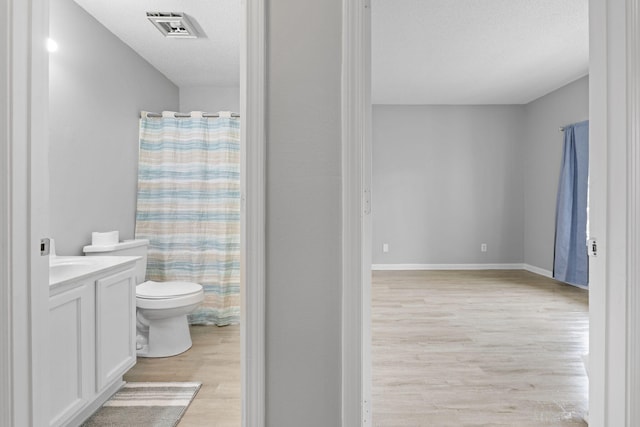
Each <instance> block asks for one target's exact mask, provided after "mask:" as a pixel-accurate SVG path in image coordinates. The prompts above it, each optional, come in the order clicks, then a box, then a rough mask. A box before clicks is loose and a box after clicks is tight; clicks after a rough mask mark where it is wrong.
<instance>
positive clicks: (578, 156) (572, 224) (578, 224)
mask: <svg viewBox="0 0 640 427" xmlns="http://www.w3.org/2000/svg"><path fill="white" fill-rule="evenodd" d="M588 184H589V122H588V121H584V122H580V123H576V124H574V125H569V126H566V127H565V129H564V152H563V155H562V169H561V171H560V183H559V184H558V200H557V210H556V242H555V255H554V260H553V277H554V279H556V280H560V281H562V282H566V283H570V284H573V285H580V286H587V285H588V283H589V260H588V257H587V242H586V241H587V196H588Z"/></svg>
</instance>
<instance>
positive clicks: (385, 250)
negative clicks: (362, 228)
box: [382, 243, 389, 254]
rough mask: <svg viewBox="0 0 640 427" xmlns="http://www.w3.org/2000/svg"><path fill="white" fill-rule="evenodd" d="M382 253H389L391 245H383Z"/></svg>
mask: <svg viewBox="0 0 640 427" xmlns="http://www.w3.org/2000/svg"><path fill="white" fill-rule="evenodd" d="M382 252H384V253H385V254H386V253H387V252H389V244H388V243H383V244H382Z"/></svg>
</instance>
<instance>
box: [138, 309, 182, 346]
mask: <svg viewBox="0 0 640 427" xmlns="http://www.w3.org/2000/svg"><path fill="white" fill-rule="evenodd" d="M138 316H139V317H140V313H138ZM139 320H140V319H139ZM144 320H146V321H145V323H146V325H145V326H146V327H145V328H144V329H146V330H144V329H142V328H141V326H142V325H140V323H139V324H138V331H137V332H138V340H137V341H138V350H137V354H138V357H170V356H175V355H178V354H180V353H184V352H185V351H187V350H189V349H190V348H191V345H192V342H191V333H190V332H189V323H188V321H187V315H186V314H183V315H179V316H174V317H166V318H162V319H151V320H149V319H144Z"/></svg>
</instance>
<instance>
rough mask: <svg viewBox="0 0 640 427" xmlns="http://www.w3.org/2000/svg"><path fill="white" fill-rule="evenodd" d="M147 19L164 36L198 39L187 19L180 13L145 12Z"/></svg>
mask: <svg viewBox="0 0 640 427" xmlns="http://www.w3.org/2000/svg"><path fill="white" fill-rule="evenodd" d="M147 18H148V19H149V21H151V22H152V23H153V25H155V26H156V28H157V29H158V30H160V32H161V33H162V34H163V35H164V36H165V37H171V38H176V39H195V38H197V37H198V35H197V33H196V30H195V28H194V27H193V24H192V23H191V21H189V18H187V16H186V15H185V14H184V13H180V12H147Z"/></svg>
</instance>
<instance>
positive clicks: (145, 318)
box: [84, 239, 204, 357]
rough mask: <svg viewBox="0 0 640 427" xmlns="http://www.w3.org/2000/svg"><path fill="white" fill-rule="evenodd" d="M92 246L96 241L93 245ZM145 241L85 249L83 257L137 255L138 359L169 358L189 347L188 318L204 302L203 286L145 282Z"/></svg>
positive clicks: (187, 283) (128, 241)
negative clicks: (138, 258)
mask: <svg viewBox="0 0 640 427" xmlns="http://www.w3.org/2000/svg"><path fill="white" fill-rule="evenodd" d="M93 243H95V241H94V242H93ZM148 246H149V241H148V240H142V239H140V240H125V241H124V242H117V243H113V244H105V245H96V244H93V245H89V246H85V247H84V253H85V255H100V256H119V255H124V256H139V257H141V259H140V260H139V261H138V262H137V263H136V283H137V286H136V306H137V316H136V317H137V322H136V323H137V326H136V329H137V347H138V356H139V357H169V356H175V355H176V354H180V353H183V352H185V351H187V350H188V349H189V348H191V334H190V332H189V324H188V322H187V315H188V314H189V313H191V312H192V311H193V310H195V309H196V308H197V307H198V306H199V305H200V303H201V302H202V300H203V299H204V292H203V290H202V285H199V284H197V283H190V282H153V281H151V280H149V281H146V282H145V280H144V279H145V275H146V271H147V248H148Z"/></svg>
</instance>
